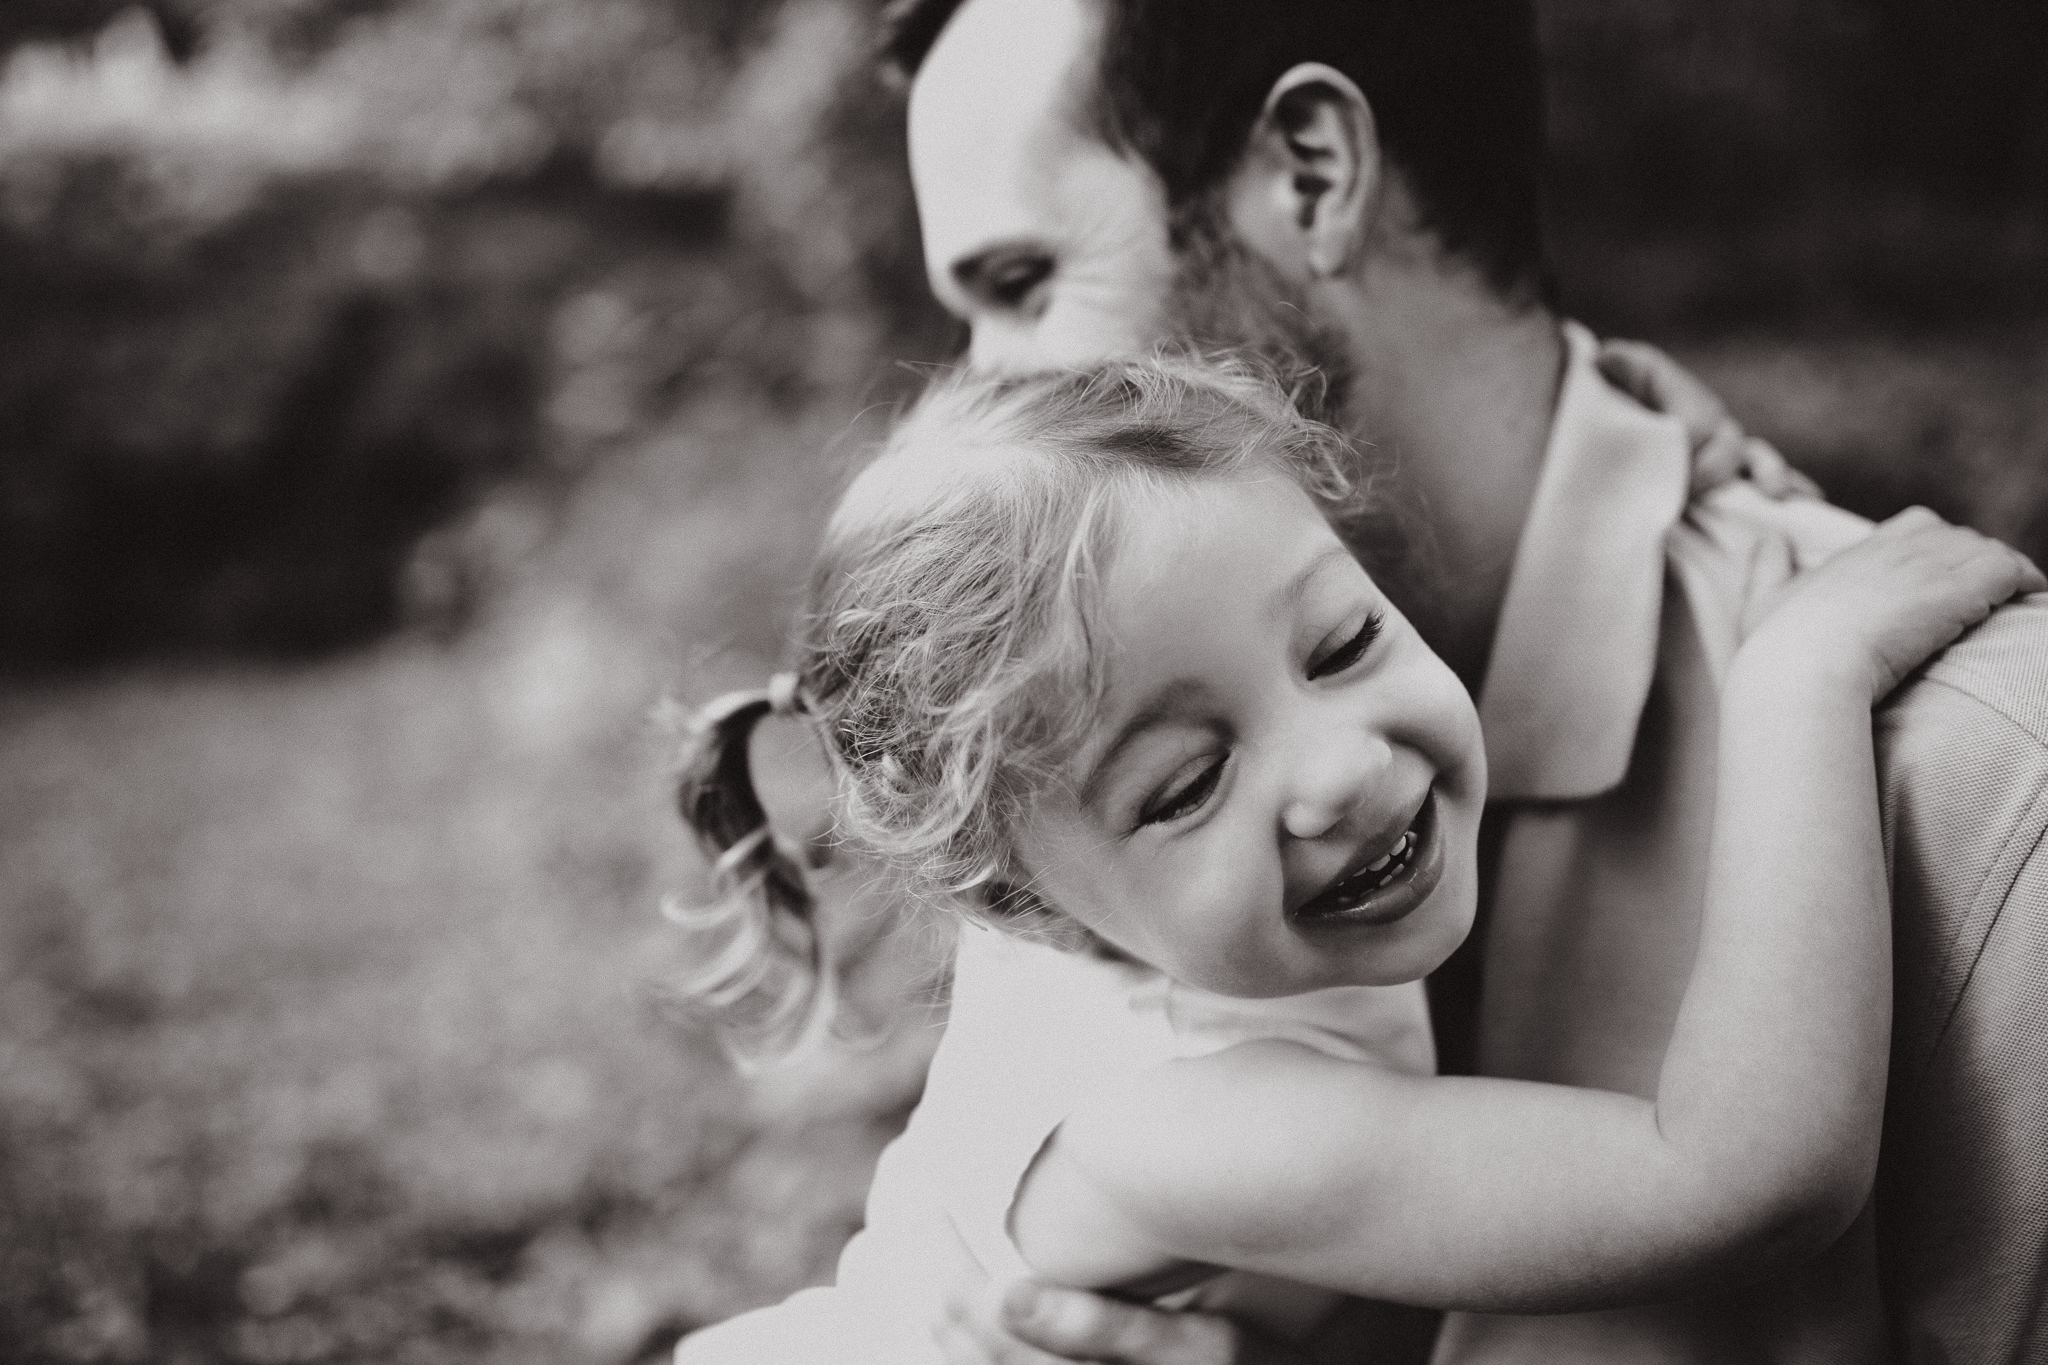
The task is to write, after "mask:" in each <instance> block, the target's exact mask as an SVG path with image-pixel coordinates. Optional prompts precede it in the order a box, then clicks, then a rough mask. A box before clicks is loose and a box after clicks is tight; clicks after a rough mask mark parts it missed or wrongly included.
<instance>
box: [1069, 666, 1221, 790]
mask: <svg viewBox="0 0 2048 1365" xmlns="http://www.w3.org/2000/svg"><path fill="white" fill-rule="evenodd" d="M1202 690H1203V688H1202V685H1201V683H1199V682H1197V681H1196V680H1195V679H1193V678H1176V679H1174V680H1173V681H1172V682H1170V683H1167V684H1165V685H1164V686H1163V687H1160V688H1158V689H1157V690H1156V691H1154V692H1153V693H1152V694H1151V695H1150V696H1148V697H1147V698H1145V702H1144V705H1142V706H1140V707H1139V708H1138V709H1137V710H1136V711H1134V712H1132V713H1131V717H1130V719H1129V720H1126V721H1125V722H1124V723H1123V724H1122V725H1121V726H1119V727H1117V732H1116V738H1114V739H1112V740H1110V742H1109V745H1108V747H1106V748H1105V749H1103V751H1102V755H1101V757H1099V758H1097V759H1096V760H1095V762H1094V763H1092V764H1091V765H1089V769H1088V776H1087V777H1085V778H1083V779H1082V781H1081V787H1080V792H1079V800H1080V803H1081V804H1082V805H1083V806H1087V805H1091V804H1093V802H1094V800H1095V798H1096V796H1097V795H1099V794H1100V792H1099V789H1100V788H1101V786H1102V781H1103V779H1104V778H1105V777H1107V776H1108V775H1109V772H1110V769H1111V768H1113V767H1115V766H1116V760H1117V757H1118V756H1119V755H1120V754H1122V753H1123V751H1124V750H1125V749H1128V748H1129V747H1130V746H1131V742H1132V741H1133V740H1135V739H1137V738H1138V737H1139V736H1140V735H1142V734H1144V733H1145V732H1146V731H1148V730H1151V729H1155V728H1157V727H1158V726H1161V725H1164V724H1165V723H1167V722H1168V721H1170V720H1173V719H1175V718H1176V717H1177V716H1178V715H1179V714H1180V713H1181V712H1182V711H1184V710H1185V709H1186V708H1187V704H1188V702H1189V701H1190V700H1192V699H1193V698H1194V697H1195V696H1196V695H1198V694H1199V693H1201V692H1202Z"/></svg>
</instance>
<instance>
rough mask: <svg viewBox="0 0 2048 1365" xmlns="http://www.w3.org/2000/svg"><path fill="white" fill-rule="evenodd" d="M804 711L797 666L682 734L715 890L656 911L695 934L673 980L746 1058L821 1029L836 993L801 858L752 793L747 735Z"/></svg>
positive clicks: (789, 1046) (682, 781) (684, 784)
mask: <svg viewBox="0 0 2048 1365" xmlns="http://www.w3.org/2000/svg"><path fill="white" fill-rule="evenodd" d="M804 710H805V708H804V707H803V705H802V703H801V702H800V700H799V699H798V695H797V689H796V677H795V675H794V674H788V673H784V674H778V675H777V676H776V677H775V678H774V679H773V680H772V681H771V682H770V683H769V685H768V687H766V688H764V689H756V690H752V691H745V692H730V693H727V694H726V695H725V696H723V697H720V698H719V699H718V700H716V701H714V702H712V703H711V704H710V705H709V706H706V707H705V708H704V709H703V710H702V711H700V712H699V713H698V714H697V716H696V717H695V719H694V720H693V721H692V722H691V723H690V726H689V732H688V734H687V736H686V738H685V741H684V746H683V753H682V762H681V770H680V772H679V774H678V778H677V784H676V804H677V807H678V809H679V810H680V812H681V814H682V817H683V822H684V823H685V824H687V825H688V826H689V827H690V829H691V830H692V831H693V832H694V833H695V834H696V836H697V841H698V843H699V844H700V846H701V847H702V848H703V850H704V852H705V855H706V856H707V857H709V858H710V859H711V881H712V888H713V896H714V899H713V901H712V903H711V904H709V905H702V906H686V905H683V904H682V903H680V902H678V901H676V900H674V899H671V900H669V901H667V902H665V903H664V904H663V905H662V914H663V915H664V916H666V917H667V918H668V919H669V920H671V921H672V922H674V923H676V924H679V925H681V926H682V927H683V928H685V929H687V930H689V931H691V933H692V936H693V937H694V938H696V939H697V940H698V941H699V942H700V943H702V944H703V945H704V955H703V957H702V958H701V959H700V960H699V961H698V962H697V963H696V964H695V966H694V968H693V969H692V970H691V971H689V972H688V973H687V975H686V976H685V977H684V979H683V980H681V981H680V982H678V983H677V984H676V994H677V995H678V996H679V997H680V1000H681V1003H682V1004H683V1006H684V1008H685V1009H686V1010H688V1011H689V1012H690V1013H692V1014H696V1015H699V1016H702V1017H705V1018H708V1019H710V1020H711V1021H712V1022H713V1024H714V1026H715V1027H716V1028H717V1030H718V1033H719V1036H720V1039H721V1041H722V1042H723V1043H724V1044H725V1045H726V1048H727V1051H728V1052H729V1053H730V1054H731V1055H732V1056H733V1058H734V1060H735V1061H736V1062H738V1063H740V1064H741V1065H743V1066H748V1065H753V1064H756V1063H758V1062H760V1061H761V1060H763V1059H764V1058H768V1057H786V1056H789V1055H791V1054H793V1053H795V1052H798V1051H801V1050H803V1049H805V1048H807V1047H809V1046H810V1045H812V1044H813V1043H815V1042H816V1041H817V1040H818V1039H819V1037H820V1036H822V1034H823V1032H824V1031H825V1030H826V1029H827V1028H828V1027H829V1025H830V1023H831V1017H832V1013H833V1008H834V1004H835V998H836V994H837V992H836V990H835V988H834V982H833V978H832V973H831V972H830V971H829V970H828V969H827V968H828V964H827V962H826V960H825V954H824V950H823V944H822V942H821V940H820V938H819V936H818V927H817V919H816V912H817V902H816V900H815V899H814V898H813V897H812V895H811V891H810V887H809V885H808V884H807V882H806V880H805V878H804V871H803V867H802V865H801V863H800V861H799V859H797V858H795V857H792V856H791V855H790V853H789V852H788V851H787V850H786V849H785V848H784V847H783V846H782V844H781V843H780V842H779V841H778V840H777V839H776V837H775V832H774V830H773V829H771V828H770V827H769V824H768V814H767V811H766V810H764V809H763V808H762V806H761V800H760V797H759V796H758V795H757V794H756V793H755V790H754V775H753V771H752V766H751V764H750V763H749V761H748V757H747V747H748V742H749V741H750V740H751V739H752V738H753V734H754V727H755V726H756V725H757V724H759V723H760V721H761V719H762V718H763V717H764V716H769V715H794V714H799V713H802V712H803V711H804Z"/></svg>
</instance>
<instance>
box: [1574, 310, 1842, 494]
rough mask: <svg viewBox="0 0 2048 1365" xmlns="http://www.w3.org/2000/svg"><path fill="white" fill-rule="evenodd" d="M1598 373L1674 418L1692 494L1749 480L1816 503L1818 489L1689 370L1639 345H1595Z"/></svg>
mask: <svg viewBox="0 0 2048 1365" xmlns="http://www.w3.org/2000/svg"><path fill="white" fill-rule="evenodd" d="M1599 364H1600V373H1601V374H1603V375H1605V376H1607V381H1608V382H1609V383H1611V384H1613V385H1614V386H1615V387H1616V388H1618V389H1620V390H1621V391H1622V392H1623V393H1625V394H1627V395H1628V396H1629V397H1631V398H1633V399H1635V400H1636V401H1637V402H1638V403H1641V404H1642V405H1643V406H1644V407H1646V408H1648V409H1650V411H1652V412H1661V413H1663V414H1664V415H1665V416H1666V417H1675V418H1677V419H1678V421H1679V424H1680V425H1681V426H1683V427H1684V428H1685V435H1686V440H1687V441H1688V442H1689V443H1690V444H1691V446H1692V492H1693V496H1695V497H1697V496H1699V495H1700V494H1701V493H1705V492H1708V491H1710V490H1712V489H1715V488H1719V487H1720V486H1721V485H1722V484H1724V483H1732V482H1733V481H1734V480H1736V479H1748V480H1749V481H1750V482H1751V483H1753V484H1755V485H1756V486H1757V488H1758V489H1759V490H1760V491H1761V492H1763V493H1764V494H1766V495H1767V496H1769V497H1773V498H1779V499H1783V498H1817V497H1819V496H1820V495H1821V492H1820V485H1819V484H1816V483H1815V482H1814V481H1813V480H1812V479H1809V478H1807V477H1806V476H1805V475H1804V474H1802V473H1800V472H1799V471H1798V470H1796V469H1794V468H1793V467H1792V466H1791V465H1790V464H1787V463H1786V461H1785V457H1784V456H1783V455H1780V454H1779V453H1778V451H1777V448H1776V447H1775V446H1773V445H1772V444H1771V443H1770V442H1769V441H1766V440H1764V439H1763V438H1762V437H1760V436H1751V435H1748V434H1747V433H1745V432H1744V431H1743V429H1742V424H1741V423H1740V422H1737V421H1736V420H1735V419H1734V418H1733V417H1731V416H1729V415H1728V408H1727V405H1726V404H1724V403H1722V401H1721V400H1720V398H1718V397H1717V396H1716V395H1715V393H1714V391H1713V390H1712V389H1710V388H1708V387H1707V386H1706V385H1705V384H1702V383H1700V381H1699V380H1698V378H1696V377H1695V376H1694V375H1693V373H1692V371H1690V370H1688V369H1686V368H1685V367H1684V366H1683V365H1680V364H1679V363H1678V362H1677V361H1675V360H1673V359H1672V358H1671V357H1670V356H1668V355H1666V354H1664V352H1662V351H1660V350H1658V349H1657V348H1656V347H1655V346H1652V345H1650V344H1649V343H1648V342H1643V341H1603V342H1601V343H1600V357H1599Z"/></svg>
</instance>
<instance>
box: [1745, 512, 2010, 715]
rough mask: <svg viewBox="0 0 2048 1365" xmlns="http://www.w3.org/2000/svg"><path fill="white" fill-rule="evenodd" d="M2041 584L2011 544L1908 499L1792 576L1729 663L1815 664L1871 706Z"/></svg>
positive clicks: (1800, 671)
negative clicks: (1862, 535) (1909, 504)
mask: <svg viewBox="0 0 2048 1365" xmlns="http://www.w3.org/2000/svg"><path fill="white" fill-rule="evenodd" d="M2043 590H2048V579H2044V578H2043V577H2042V575H2041V571H2040V570H2039V569H2037V568H2035V567H2034V564H2033V562H2032V561H2031V560H2029V559H2028V558H2027V557H2026V556H2025V555H2022V554H2021V553H2020V552H2019V551H2017V550H2015V549H2013V548H2012V547H2010V546H2008V545H2002V544H2000V543H1999V542H1998V541H1995V540H1993V539H1991V538H1990V537H1989V536H1984V535H1979V534H1978V533H1977V532H1975V531H1972V530H1969V529H1968V528H1966V527H1961V526H1951V525H1950V524H1949V523H1947V522H1945V521H1943V520H1942V519H1941V518H1940V517H1938V516H1936V515H1935V514H1934V513H1932V512H1930V511H1928V510H1927V509H1926V508H1924V507H1913V508H1909V509H1907V510H1906V511H1904V512H1901V513H1899V514H1898V515H1897V516H1895V517H1893V518H1891V519H1890V520H1889V521H1886V522H1883V523H1881V524H1880V525H1879V526H1878V527H1877V528H1876V529H1875V530H1873V531H1872V532H1871V533H1870V535H1869V537H1868V538H1867V539H1865V540H1863V541H1861V542H1859V543H1857V544H1856V545H1853V546H1851V547H1850V548H1849V549H1847V550H1844V551H1843V552H1842V553H1840V554H1838V555H1836V556H1835V557H1834V558H1833V559H1831V560H1829V561H1828V562H1827V563H1826V564H1824V565H1822V566H1821V567H1819V568H1818V569H1814V570H1812V571H1811V572H1809V573H1805V574H1802V575H1800V576H1799V577H1798V578H1797V579H1795V580H1794V581H1793V582H1792V583H1791V585H1790V586H1789V587H1788V588H1787V589H1786V590H1785V594H1784V596H1783V598H1782V599H1781V600H1780V601H1779V603H1778V604H1777V606H1776V607H1775V608H1774V609H1773V611H1772V612H1771V614H1770V615H1769V616H1768V617H1766V618H1765V620H1764V623H1763V624H1762V625H1761V626H1760V627H1758V628H1757V630H1756V631H1755V633H1753V634H1752V635H1751V636H1750V637H1749V640H1748V641H1747V642H1745V643H1744V645H1743V647H1742V651H1741V654H1739V655H1738V656H1737V664H1738V666H1739V667H1740V666H1745V665H1746V666H1747V667H1748V668H1749V669H1751V670H1752V671H1753V670H1755V669H1758V668H1761V669H1764V670H1766V671H1767V673H1768V674H1769V675H1771V676H1775V677H1779V678H1785V677H1787V676H1797V677H1805V678H1812V677H1814V676H1815V670H1818V671H1819V675H1820V676H1821V677H1823V678H1824V679H1826V680H1828V681H1832V682H1837V683H1841V684H1843V685H1845V686H1847V687H1849V688H1850V689H1851V690H1852V691H1854V692H1856V693H1858V694H1859V695H1860V696H1861V698H1862V699H1864V700H1867V701H1869V702H1870V703H1872V704H1875V703H1876V702H1877V701H1879V700H1881V699H1882V698H1883V697H1884V696H1885V695H1886V694H1888V693H1889V692H1891V690H1892V689H1893V688H1895V687H1897V686H1898V685H1899V683H1900V681H1901V680H1903V679H1904V678H1905V676H1906V675H1907V674H1908V673H1910V672H1912V671H1913V670H1914V669H1915V668H1917V667H1919V666H1920V665H1921V664H1922V663H1925V662H1926V661H1927V659H1928V658H1929V657H1931V656H1932V655H1933V654H1935V653H1936V652H1937V651H1939V650H1941V649H1942V648H1944V647H1945V646H1947V645H1948V644H1949V643H1950V642H1951V641H1953V640H1954V639H1955V638H1956V637H1957V636H1959V635H1961V634H1962V633H1963V632H1964V631H1966V630H1968V629H1969V628H1970V627H1972V626H1974V625H1976V624H1977V623H1978V622H1979V621H1982V620H1983V619H1984V618H1985V617H1987V616H1989V615H1990V614H1991V612H1992V611H1993V610H1994V609H1995V608H1996V607H1998V606H1999V605H2000V604H2001V603H2003V602H2005V601H2006V600H2007V599H2008V598H2011V597H2013V596H2015V595H2016V594H2019V593H2027V592H2041V591H2043ZM1765 685H1766V686H1769V685H1770V684H1769V683H1768V681H1766V682H1765Z"/></svg>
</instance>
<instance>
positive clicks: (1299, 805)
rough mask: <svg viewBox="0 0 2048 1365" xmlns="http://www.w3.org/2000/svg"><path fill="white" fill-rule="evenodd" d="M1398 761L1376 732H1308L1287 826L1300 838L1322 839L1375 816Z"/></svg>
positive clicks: (1284, 810)
mask: <svg viewBox="0 0 2048 1365" xmlns="http://www.w3.org/2000/svg"><path fill="white" fill-rule="evenodd" d="M1392 762H1393V748H1392V746H1390V745H1389V744H1388V743H1387V741H1386V738H1385V737H1384V736H1382V735H1380V734H1378V733H1376V732H1361V731H1357V730H1348V729H1344V728H1335V727H1329V726H1309V727H1304V728H1303V730H1302V732H1301V733H1300V734H1299V736H1298V737H1297V739H1296V741H1295V745H1294V762H1293V764H1292V780H1291V782H1290V784H1289V789H1288V793H1287V799H1286V801H1285V803H1284V804H1283V805H1282V806H1281V809H1280V824H1281V827H1282V828H1283V829H1285V830H1286V832H1287V833H1288V835H1289V836H1291V837H1292V838H1295V839H1304V840H1307V839H1320V838H1322V837H1323V836H1324V835H1326V834H1328V833H1330V832H1331V831H1332V830H1335V829H1338V828H1339V827H1340V826H1343V825H1345V824H1346V823H1347V822H1349V821H1351V819H1352V817H1353V816H1355V815H1357V814H1359V813H1360V812H1361V810H1365V811H1367V813H1369V808H1370V805H1371V800H1372V795H1373V793H1374V792H1375V791H1378V790H1381V789H1382V788H1384V787H1385V785H1386V778H1387V773H1388V769H1389V767H1390V766H1391V764H1392Z"/></svg>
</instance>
